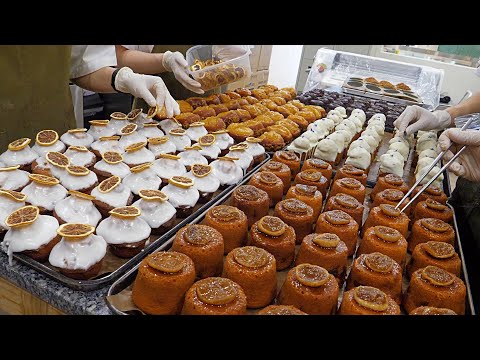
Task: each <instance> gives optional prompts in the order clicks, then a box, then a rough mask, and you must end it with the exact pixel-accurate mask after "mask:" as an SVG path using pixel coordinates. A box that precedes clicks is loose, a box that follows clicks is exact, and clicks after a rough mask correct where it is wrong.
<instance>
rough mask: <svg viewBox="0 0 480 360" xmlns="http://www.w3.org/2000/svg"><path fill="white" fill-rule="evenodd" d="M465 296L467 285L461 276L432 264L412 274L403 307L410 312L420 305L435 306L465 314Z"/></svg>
mask: <svg viewBox="0 0 480 360" xmlns="http://www.w3.org/2000/svg"><path fill="white" fill-rule="evenodd" d="M465 297H466V287H465V284H464V283H463V281H462V280H461V279H460V278H458V277H457V276H455V275H454V274H451V273H449V272H448V271H445V270H443V269H441V268H439V267H436V266H432V265H430V266H427V267H424V268H421V269H418V270H417V271H415V272H414V273H413V274H412V276H411V279H410V286H409V287H408V290H407V293H406V296H405V300H404V302H403V307H404V308H405V310H406V311H407V312H408V313H410V312H412V311H413V310H414V309H416V308H417V307H419V306H433V307H438V308H446V309H450V310H453V311H454V312H455V313H457V314H459V315H464V314H465Z"/></svg>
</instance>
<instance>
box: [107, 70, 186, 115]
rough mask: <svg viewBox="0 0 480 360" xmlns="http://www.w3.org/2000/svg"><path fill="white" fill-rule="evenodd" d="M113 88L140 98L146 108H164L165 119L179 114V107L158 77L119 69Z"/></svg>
mask: <svg viewBox="0 0 480 360" xmlns="http://www.w3.org/2000/svg"><path fill="white" fill-rule="evenodd" d="M115 88H117V89H118V90H119V91H121V92H124V93H129V94H132V95H133V96H136V97H138V98H142V99H143V100H145V102H146V103H147V104H148V106H155V104H158V106H159V108H160V109H161V108H163V107H164V106H165V111H166V113H167V117H169V118H171V117H172V116H174V115H178V114H180V107H179V106H178V104H177V102H176V101H175V99H174V98H173V97H172V95H170V92H169V91H168V89H167V87H166V86H165V83H164V82H163V80H162V79H161V78H160V77H158V76H151V75H142V74H136V73H134V72H133V71H132V69H130V68H128V67H123V68H121V69H120V70H119V71H118V73H117V77H116V78H115Z"/></svg>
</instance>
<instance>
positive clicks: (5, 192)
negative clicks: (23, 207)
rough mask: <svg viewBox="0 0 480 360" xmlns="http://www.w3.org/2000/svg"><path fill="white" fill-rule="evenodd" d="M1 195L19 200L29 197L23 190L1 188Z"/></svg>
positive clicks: (22, 200)
mask: <svg viewBox="0 0 480 360" xmlns="http://www.w3.org/2000/svg"><path fill="white" fill-rule="evenodd" d="M0 195H1V196H5V197H8V198H10V199H12V200H14V201H17V202H24V201H25V199H26V198H27V195H25V194H22V193H21V192H18V191H13V190H6V189H0Z"/></svg>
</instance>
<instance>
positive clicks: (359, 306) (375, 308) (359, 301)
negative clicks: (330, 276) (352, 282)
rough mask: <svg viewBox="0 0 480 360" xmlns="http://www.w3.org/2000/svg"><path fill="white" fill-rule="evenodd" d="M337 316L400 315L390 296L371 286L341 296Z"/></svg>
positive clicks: (398, 307) (352, 290) (360, 287)
mask: <svg viewBox="0 0 480 360" xmlns="http://www.w3.org/2000/svg"><path fill="white" fill-rule="evenodd" d="M338 314H339V315H401V311H400V306H398V304H397V303H396V302H395V300H393V298H392V297H391V296H390V295H387V294H385V293H384V292H383V291H381V290H379V289H377V288H374V287H371V286H358V287H356V288H354V289H351V290H348V291H346V292H345V293H344V294H343V298H342V304H341V305H340V308H339V309H338Z"/></svg>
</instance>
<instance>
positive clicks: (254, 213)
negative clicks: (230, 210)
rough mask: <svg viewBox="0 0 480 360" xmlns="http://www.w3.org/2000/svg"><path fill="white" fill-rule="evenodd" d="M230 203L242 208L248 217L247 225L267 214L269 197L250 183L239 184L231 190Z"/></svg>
mask: <svg viewBox="0 0 480 360" xmlns="http://www.w3.org/2000/svg"><path fill="white" fill-rule="evenodd" d="M231 202H232V205H233V206H235V207H237V208H238V209H240V210H242V211H243V212H244V213H245V215H246V216H247V219H248V227H251V226H252V225H253V223H255V222H256V221H258V220H260V219H261V218H262V217H264V216H265V215H268V209H269V208H270V198H269V197H268V194H267V193H266V191H264V190H262V189H258V188H256V187H255V186H252V185H241V186H239V187H238V188H236V189H235V190H234V191H233V194H232V197H231Z"/></svg>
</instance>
